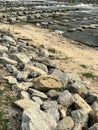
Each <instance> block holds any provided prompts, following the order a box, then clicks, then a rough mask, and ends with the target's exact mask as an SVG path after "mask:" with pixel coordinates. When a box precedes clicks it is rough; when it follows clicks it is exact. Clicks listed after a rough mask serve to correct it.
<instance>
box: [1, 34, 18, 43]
mask: <svg viewBox="0 0 98 130" xmlns="http://www.w3.org/2000/svg"><path fill="white" fill-rule="evenodd" d="M3 40H4V41H6V42H8V43H10V45H16V41H15V40H14V39H13V38H12V37H10V36H3Z"/></svg>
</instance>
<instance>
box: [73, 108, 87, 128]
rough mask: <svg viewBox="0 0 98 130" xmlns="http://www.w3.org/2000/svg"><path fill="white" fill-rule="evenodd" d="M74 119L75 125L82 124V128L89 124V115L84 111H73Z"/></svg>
mask: <svg viewBox="0 0 98 130" xmlns="http://www.w3.org/2000/svg"><path fill="white" fill-rule="evenodd" d="M71 115H72V118H73V120H74V122H75V124H77V123H80V124H81V125H82V127H87V123H88V114H87V112H85V111H84V110H82V109H79V110H75V111H72V113H71Z"/></svg>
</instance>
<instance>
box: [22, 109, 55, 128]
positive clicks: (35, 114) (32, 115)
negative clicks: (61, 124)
mask: <svg viewBox="0 0 98 130" xmlns="http://www.w3.org/2000/svg"><path fill="white" fill-rule="evenodd" d="M56 126H57V123H56V121H55V119H54V118H53V117H52V116H50V115H49V114H47V113H45V112H43V111H41V110H39V109H36V108H31V109H27V110H25V111H24V112H23V116H22V130H53V129H55V128H56Z"/></svg>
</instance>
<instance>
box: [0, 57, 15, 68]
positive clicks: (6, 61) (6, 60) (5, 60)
mask: <svg viewBox="0 0 98 130" xmlns="http://www.w3.org/2000/svg"><path fill="white" fill-rule="evenodd" d="M0 62H1V63H3V64H5V65H6V64H11V65H15V66H16V65H17V61H15V60H12V59H10V58H8V57H0Z"/></svg>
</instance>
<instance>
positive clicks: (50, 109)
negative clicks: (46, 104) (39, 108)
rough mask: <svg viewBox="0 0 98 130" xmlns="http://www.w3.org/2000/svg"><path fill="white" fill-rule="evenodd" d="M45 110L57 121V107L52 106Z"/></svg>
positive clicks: (58, 117)
mask: <svg viewBox="0 0 98 130" xmlns="http://www.w3.org/2000/svg"><path fill="white" fill-rule="evenodd" d="M46 112H47V113H48V114H50V115H51V116H52V117H53V118H54V119H55V120H56V121H59V119H60V113H59V111H58V109H57V108H55V107H53V108H49V109H48V110H46Z"/></svg>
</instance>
